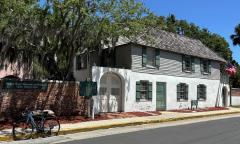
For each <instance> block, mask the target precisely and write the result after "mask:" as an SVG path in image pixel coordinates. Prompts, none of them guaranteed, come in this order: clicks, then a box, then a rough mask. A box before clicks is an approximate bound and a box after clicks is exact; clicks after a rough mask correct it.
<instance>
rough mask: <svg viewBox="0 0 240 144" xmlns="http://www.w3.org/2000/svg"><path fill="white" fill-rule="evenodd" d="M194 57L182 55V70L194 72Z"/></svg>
mask: <svg viewBox="0 0 240 144" xmlns="http://www.w3.org/2000/svg"><path fill="white" fill-rule="evenodd" d="M194 60H195V59H194V57H192V56H187V55H183V56H182V70H183V72H195V64H194Z"/></svg>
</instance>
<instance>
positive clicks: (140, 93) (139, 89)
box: [136, 80, 152, 101]
mask: <svg viewBox="0 0 240 144" xmlns="http://www.w3.org/2000/svg"><path fill="white" fill-rule="evenodd" d="M136 100H137V101H141V100H152V82H149V81H146V80H143V81H137V82H136Z"/></svg>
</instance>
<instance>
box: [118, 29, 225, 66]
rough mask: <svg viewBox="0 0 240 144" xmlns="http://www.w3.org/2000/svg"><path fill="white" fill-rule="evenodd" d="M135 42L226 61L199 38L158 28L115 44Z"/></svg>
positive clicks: (122, 39)
mask: <svg viewBox="0 0 240 144" xmlns="http://www.w3.org/2000/svg"><path fill="white" fill-rule="evenodd" d="M127 43H135V44H139V45H144V46H149V47H154V48H159V49H162V50H166V51H170V52H175V53H180V54H185V55H191V56H196V57H199V58H206V59H211V60H216V61H220V62H224V63H226V60H225V59H223V58H222V57H220V56H218V55H217V54H216V53H215V52H213V51H212V50H211V49H210V48H208V47H206V46H205V45H204V44H203V43H202V42H201V41H200V40H195V39H191V38H188V37H185V36H180V35H178V34H174V33H171V32H167V31H164V30H160V29H152V30H151V31H150V32H149V34H148V35H146V34H145V35H144V34H143V35H141V36H138V37H134V38H133V39H132V40H129V39H127V38H121V39H120V40H119V42H118V43H117V45H123V44H127Z"/></svg>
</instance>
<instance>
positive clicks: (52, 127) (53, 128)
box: [43, 118, 60, 136]
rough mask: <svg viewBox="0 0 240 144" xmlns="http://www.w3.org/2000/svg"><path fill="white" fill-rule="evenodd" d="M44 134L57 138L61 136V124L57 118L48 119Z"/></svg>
mask: <svg viewBox="0 0 240 144" xmlns="http://www.w3.org/2000/svg"><path fill="white" fill-rule="evenodd" d="M43 126H44V133H46V134H48V135H49V136H56V135H58V134H59V131H60V123H59V121H58V120H57V118H47V119H46V120H45V121H44V124H43Z"/></svg>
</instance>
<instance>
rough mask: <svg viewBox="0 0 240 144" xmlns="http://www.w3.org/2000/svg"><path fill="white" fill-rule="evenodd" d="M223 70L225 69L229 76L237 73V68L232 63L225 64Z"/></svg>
mask: <svg viewBox="0 0 240 144" xmlns="http://www.w3.org/2000/svg"><path fill="white" fill-rule="evenodd" d="M225 71H226V72H227V74H228V75H229V76H230V77H231V76H234V75H236V73H237V68H236V67H235V66H234V65H232V64H230V63H229V64H227V66H226V69H225Z"/></svg>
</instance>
